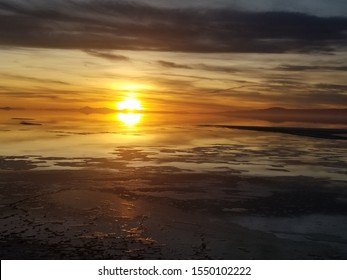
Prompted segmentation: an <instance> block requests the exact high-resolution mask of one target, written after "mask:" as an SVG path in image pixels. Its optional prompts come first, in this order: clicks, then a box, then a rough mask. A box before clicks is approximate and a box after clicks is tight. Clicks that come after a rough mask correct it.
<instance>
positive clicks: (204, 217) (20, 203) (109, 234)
mask: <svg viewBox="0 0 347 280" xmlns="http://www.w3.org/2000/svg"><path fill="white" fill-rule="evenodd" d="M0 174H1V176H0V207H1V215H0V224H1V227H0V244H1V251H0V256H1V259H346V258H347V238H346V236H347V226H346V224H347V223H344V221H347V189H346V182H345V181H337V180H336V181H332V180H324V179H316V178H311V177H304V176H301V177H295V176H294V177H293V176H292V177H259V176H258V177H257V176H245V175H241V174H231V173H230V172H206V173H185V172H172V171H171V170H170V171H168V170H166V169H165V168H163V167H157V168H153V169H152V171H150V172H149V171H148V168H144V167H138V168H133V169H124V170H121V171H114V172H112V171H102V170H99V171H98V170H95V169H94V170H92V169H84V170H51V171H49V170H47V171H44V170H41V171H40V170H32V171H30V170H29V171H23V170H21V171H18V170H17V171H1V173H0ZM303 225H304V226H303Z"/></svg>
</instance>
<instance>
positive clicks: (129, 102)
mask: <svg viewBox="0 0 347 280" xmlns="http://www.w3.org/2000/svg"><path fill="white" fill-rule="evenodd" d="M116 105H117V108H118V110H120V111H126V113H119V114H118V115H117V119H118V120H119V121H120V122H122V123H123V124H124V125H125V126H128V127H132V126H134V125H135V124H138V123H139V122H140V121H141V118H142V114H139V113H138V111H142V110H143V108H142V104H141V102H140V101H139V100H137V99H136V98H134V97H127V98H125V99H124V100H123V101H121V102H118V103H117V104H116Z"/></svg>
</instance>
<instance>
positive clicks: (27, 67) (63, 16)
mask: <svg viewBox="0 0 347 280" xmlns="http://www.w3.org/2000/svg"><path fill="white" fill-rule="evenodd" d="M0 56H1V64H0V78H1V79H0V108H1V107H6V106H9V107H14V108H47V109H49V108H80V107H83V106H90V107H112V106H115V104H116V103H117V102H119V101H121V100H122V99H124V98H126V96H136V98H138V99H140V100H141V101H142V103H143V107H144V108H146V109H148V110H156V111H199V112H200V111H202V112H205V111H225V110H232V109H235V108H268V107H274V106H276V107H277V106H280V107H286V108H342V107H347V79H346V77H347V75H346V71H347V1H344V0H330V1H323V0H300V1H299V0H294V1H278V0H277V1H276V0H259V1H246V0H243V1H242V0H229V1H227V0H215V1H207V0H203V1H192V0H184V1H183V0H176V1H168V0H164V1H159V0H145V1H112V0H51V1H44V0H26V1H24V0H0Z"/></svg>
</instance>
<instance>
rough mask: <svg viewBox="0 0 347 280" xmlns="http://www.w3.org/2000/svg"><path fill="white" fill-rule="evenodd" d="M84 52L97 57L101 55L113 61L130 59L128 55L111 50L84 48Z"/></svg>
mask: <svg viewBox="0 0 347 280" xmlns="http://www.w3.org/2000/svg"><path fill="white" fill-rule="evenodd" d="M84 52H86V53H87V54H89V55H93V56H96V57H101V58H104V59H107V60H111V61H120V60H122V61H125V60H129V58H128V57H126V56H124V55H118V54H113V53H110V52H101V51H98V50H84Z"/></svg>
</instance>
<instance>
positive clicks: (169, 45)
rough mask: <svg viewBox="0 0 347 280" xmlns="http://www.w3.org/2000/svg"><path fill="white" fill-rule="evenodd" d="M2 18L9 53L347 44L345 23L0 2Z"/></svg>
mask: <svg viewBox="0 0 347 280" xmlns="http://www.w3.org/2000/svg"><path fill="white" fill-rule="evenodd" d="M23 3H24V4H23ZM0 14H1V17H0V44H2V45H11V46H27V47H43V48H71V49H128V50H161V51H184V52H246V53H247V52H261V53H273V52H275V53H282V52H310V51H333V50H335V49H336V48H340V47H344V46H346V43H347V18H342V17H329V18H328V17H327V18H323V17H317V16H312V15H306V14H300V13H290V12H246V11H236V10H230V9H214V8H210V9H202V8H195V9H193V8H185V9H179V8H165V7H154V6H147V5H143V4H134V3H130V2H124V1H106V0H98V1H96V0H90V1H40V0H36V1H34V0H31V1H25V2H18V1H16V2H15V1H9V0H0ZM94 55H99V56H102V57H104V58H106V57H105V55H106V56H108V55H109V54H108V53H103V54H101V53H95V52H94ZM108 58H111V57H110V56H109V57H108Z"/></svg>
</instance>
